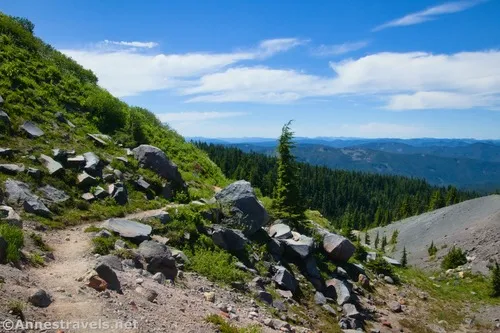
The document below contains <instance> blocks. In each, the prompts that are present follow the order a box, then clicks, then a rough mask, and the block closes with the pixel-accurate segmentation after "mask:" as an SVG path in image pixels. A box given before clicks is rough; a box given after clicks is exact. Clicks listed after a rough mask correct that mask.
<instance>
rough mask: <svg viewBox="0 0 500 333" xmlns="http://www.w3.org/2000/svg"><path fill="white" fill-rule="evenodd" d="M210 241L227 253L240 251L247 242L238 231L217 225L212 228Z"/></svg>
mask: <svg viewBox="0 0 500 333" xmlns="http://www.w3.org/2000/svg"><path fill="white" fill-rule="evenodd" d="M212 240H213V241H214V243H215V245H217V246H220V247H222V248H223V249H225V250H228V251H241V250H243V249H244V248H245V245H246V244H247V242H248V239H247V238H246V237H245V235H243V233H242V232H241V231H240V230H234V229H229V228H224V227H222V226H219V225H214V226H213V231H212Z"/></svg>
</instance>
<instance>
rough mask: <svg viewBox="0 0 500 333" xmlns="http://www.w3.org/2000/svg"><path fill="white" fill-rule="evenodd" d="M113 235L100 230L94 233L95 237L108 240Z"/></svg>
mask: <svg viewBox="0 0 500 333" xmlns="http://www.w3.org/2000/svg"><path fill="white" fill-rule="evenodd" d="M112 236H113V234H112V233H110V232H109V231H108V230H105V229H103V230H100V231H99V232H98V233H96V235H95V237H104V238H109V237H112Z"/></svg>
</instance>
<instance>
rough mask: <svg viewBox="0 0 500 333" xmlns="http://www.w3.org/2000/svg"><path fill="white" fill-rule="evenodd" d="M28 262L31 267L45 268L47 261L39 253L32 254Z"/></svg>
mask: <svg viewBox="0 0 500 333" xmlns="http://www.w3.org/2000/svg"><path fill="white" fill-rule="evenodd" d="M28 260H29V261H30V263H31V265H32V266H34V267H38V266H45V260H43V258H42V256H41V255H40V254H38V253H32V254H30V256H29V258H28Z"/></svg>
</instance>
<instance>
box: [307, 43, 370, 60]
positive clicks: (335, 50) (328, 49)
mask: <svg viewBox="0 0 500 333" xmlns="http://www.w3.org/2000/svg"><path fill="white" fill-rule="evenodd" d="M368 44H370V42H369V41H366V40H363V41H358V42H348V43H343V44H335V45H320V46H319V47H318V48H316V49H315V50H313V54H314V55H316V56H319V57H326V56H334V55H340V54H345V53H349V52H353V51H357V50H360V49H362V48H365V47H367V46H368Z"/></svg>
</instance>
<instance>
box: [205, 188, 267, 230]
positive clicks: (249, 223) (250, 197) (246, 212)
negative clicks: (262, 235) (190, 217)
mask: <svg viewBox="0 0 500 333" xmlns="http://www.w3.org/2000/svg"><path fill="white" fill-rule="evenodd" d="M215 198H216V200H217V202H219V203H220V204H221V205H222V206H223V207H227V208H229V211H230V216H227V217H224V218H223V219H222V223H224V224H229V225H236V226H241V227H242V228H243V232H244V233H245V234H247V235H252V234H254V233H255V232H257V231H258V230H259V229H260V228H261V227H262V226H263V225H265V224H266V223H267V222H268V220H269V215H268V214H267V211H266V209H265V208H264V206H263V205H262V203H261V202H260V201H259V200H257V197H256V196H255V192H254V190H253V188H252V186H251V185H250V183H249V182H247V181H244V180H239V181H237V182H234V183H232V184H230V185H229V186H227V187H226V188H224V189H223V190H222V191H220V192H219V193H217V194H216V195H215Z"/></svg>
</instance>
